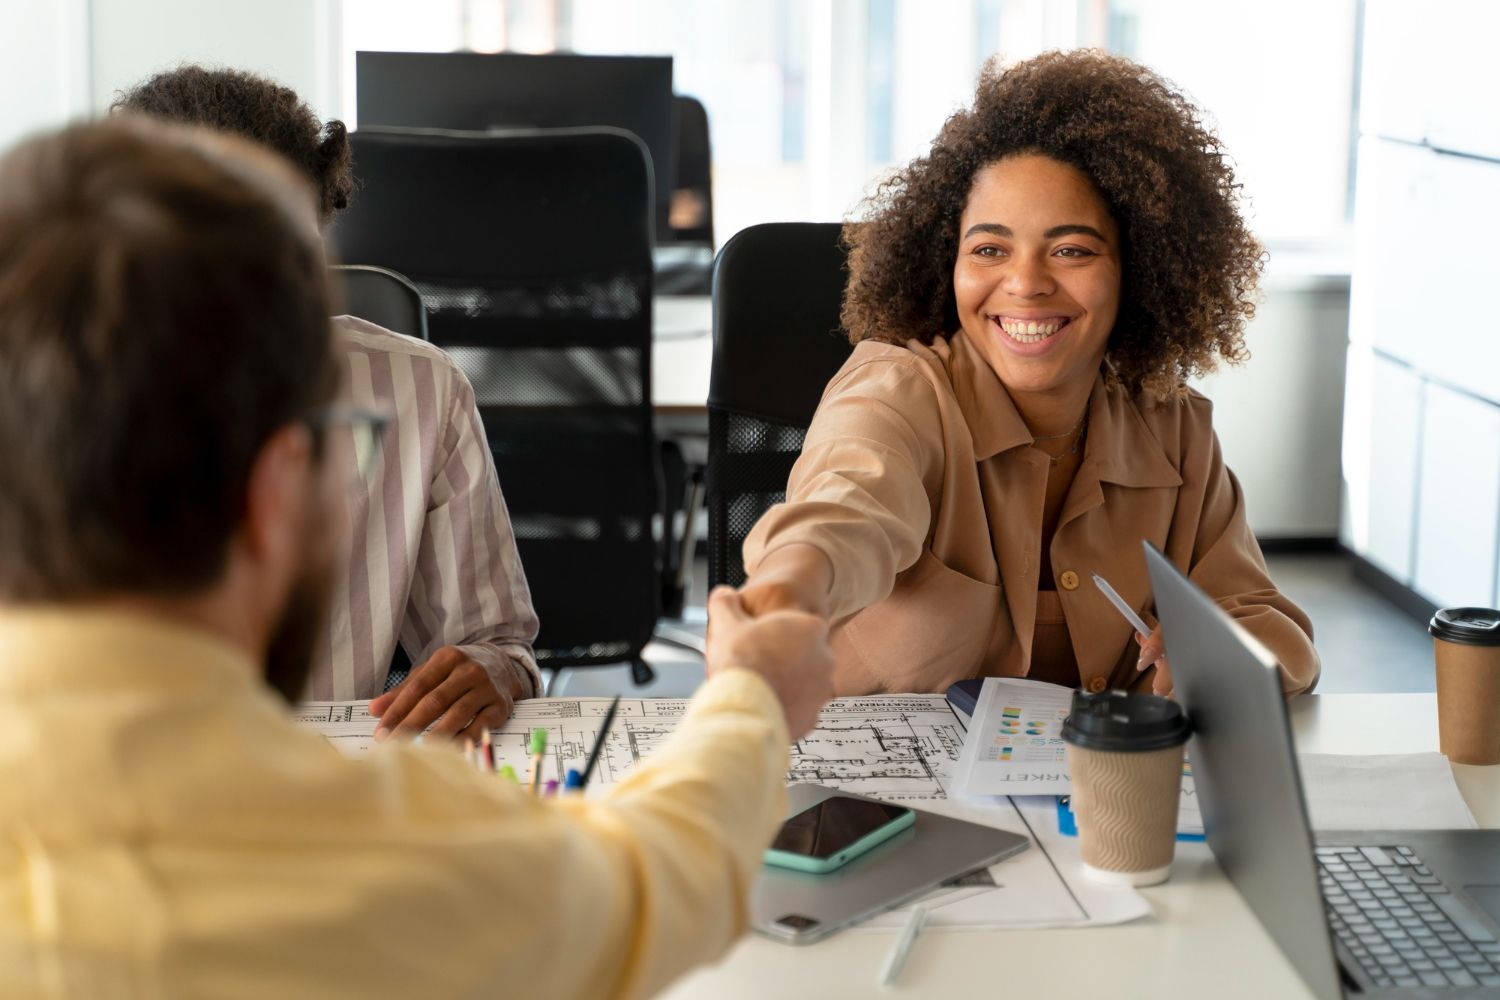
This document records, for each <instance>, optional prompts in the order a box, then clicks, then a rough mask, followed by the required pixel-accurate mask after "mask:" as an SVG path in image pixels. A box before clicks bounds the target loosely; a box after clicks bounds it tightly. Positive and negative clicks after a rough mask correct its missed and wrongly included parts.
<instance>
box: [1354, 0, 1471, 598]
mask: <svg viewBox="0 0 1500 1000" xmlns="http://www.w3.org/2000/svg"><path fill="white" fill-rule="evenodd" d="M1365 25H1366V41H1367V44H1366V46H1365V56H1364V85H1363V97H1362V108H1361V116H1360V128H1361V139H1360V145H1359V165H1358V166H1359V171H1358V191H1357V194H1356V198H1355V241H1354V284H1353V292H1352V297H1353V309H1352V314H1351V321H1350V336H1349V340H1350V349H1349V359H1350V360H1349V380H1348V393H1347V400H1348V402H1347V408H1346V410H1345V413H1346V421H1345V440H1344V459H1345V461H1344V472H1345V483H1346V496H1345V520H1344V524H1343V526H1342V529H1343V530H1342V535H1343V537H1344V539H1345V541H1346V543H1347V544H1348V545H1349V546H1350V547H1351V548H1352V549H1353V550H1354V551H1355V552H1357V553H1359V554H1360V555H1362V556H1364V557H1365V558H1366V559H1368V560H1369V561H1370V562H1372V563H1373V564H1375V565H1376V566H1378V567H1379V568H1380V569H1382V570H1384V571H1385V572H1387V573H1388V574H1390V575H1391V576H1392V577H1394V578H1395V579H1396V580H1397V581H1398V582H1400V583H1402V584H1404V585H1406V586H1408V587H1410V588H1412V589H1413V590H1415V591H1416V592H1417V593H1418V594H1420V595H1421V596H1422V597H1424V598H1425V599H1427V600H1428V601H1430V602H1432V603H1434V604H1446V605H1463V604H1479V605H1483V604H1488V603H1490V602H1491V601H1500V346H1497V345H1500V320H1497V319H1496V317H1495V314H1494V312H1493V311H1492V310H1490V309H1487V308H1484V307H1483V305H1482V304H1481V306H1480V307H1479V308H1475V307H1474V305H1473V302H1474V301H1475V300H1476V298H1477V299H1478V300H1479V301H1480V302H1481V303H1483V302H1484V300H1485V299H1486V297H1487V295H1488V294H1490V292H1491V290H1492V289H1494V288H1496V287H1497V286H1500V257H1497V256H1496V254H1495V253H1494V252H1493V251H1492V250H1491V249H1490V247H1491V243H1492V242H1493V241H1492V235H1491V234H1493V233H1494V231H1495V228H1496V226H1497V225H1500V115H1496V113H1495V106H1494V88H1493V86H1492V82H1491V79H1490V77H1491V72H1490V63H1491V62H1492V60H1491V58H1490V49H1491V48H1492V47H1493V41H1494V38H1495V35H1496V31H1497V30H1500V5H1497V4H1495V3H1494V2H1493V0H1433V2H1432V3H1428V4H1423V5H1421V6H1418V5H1414V4H1409V3H1405V2H1403V0H1367V4H1366V8H1365Z"/></svg>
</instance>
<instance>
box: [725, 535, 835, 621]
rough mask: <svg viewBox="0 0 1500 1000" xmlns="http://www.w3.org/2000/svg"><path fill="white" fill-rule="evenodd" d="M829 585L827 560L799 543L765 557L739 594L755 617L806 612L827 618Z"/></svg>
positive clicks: (829, 568) (830, 577)
mask: <svg viewBox="0 0 1500 1000" xmlns="http://www.w3.org/2000/svg"><path fill="white" fill-rule="evenodd" d="M832 584H833V567H832V566H831V565H830V564H829V562H828V557H827V556H825V555H824V554H823V552H822V550H820V549H816V548H814V547H813V546H811V545H807V544H805V543H800V542H799V543H795V544H792V545H788V546H786V547H784V548H780V549H777V550H776V551H775V552H772V553H771V554H770V555H768V556H766V558H765V559H763V560H762V561H761V564H760V566H759V567H757V568H756V571H755V575H754V576H752V577H751V578H750V579H749V580H747V581H745V585H744V586H743V587H741V588H740V592H739V593H740V600H741V601H743V602H744V604H745V610H746V611H748V612H750V614H751V615H753V616H755V617H757V618H758V617H760V616H761V615H765V614H770V613H771V612H773V611H806V612H808V613H809V614H814V615H817V616H818V617H820V618H827V617H828V590H829V588H830V587H831V586H832Z"/></svg>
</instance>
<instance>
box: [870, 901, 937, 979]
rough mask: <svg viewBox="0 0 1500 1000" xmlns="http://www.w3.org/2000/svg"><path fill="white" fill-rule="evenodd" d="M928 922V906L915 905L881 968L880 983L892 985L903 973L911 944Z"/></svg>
mask: <svg viewBox="0 0 1500 1000" xmlns="http://www.w3.org/2000/svg"><path fill="white" fill-rule="evenodd" d="M926 923H927V907H925V906H917V907H914V908H913V909H912V911H911V916H910V917H907V918H906V926H905V927H903V928H901V936H900V937H898V938H897V939H896V943H895V945H894V946H893V947H892V948H891V953H890V955H888V956H887V957H886V960H885V968H883V969H881V970H880V979H879V985H881V986H890V985H891V984H892V983H894V982H895V981H896V977H897V976H899V975H901V969H902V968H903V967H904V966H905V965H906V956H908V955H910V954H911V946H912V945H913V944H914V943H915V942H916V940H917V935H918V934H919V933H921V931H922V927H923V925H924V924H926Z"/></svg>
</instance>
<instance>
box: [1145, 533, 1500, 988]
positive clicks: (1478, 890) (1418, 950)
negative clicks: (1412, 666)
mask: <svg viewBox="0 0 1500 1000" xmlns="http://www.w3.org/2000/svg"><path fill="white" fill-rule="evenodd" d="M1145 549H1146V564H1147V568H1148V570H1149V571H1150V574H1151V586H1152V589H1153V591H1154V593H1155V595H1156V613H1157V616H1158V617H1159V618H1160V620H1161V628H1162V636H1163V638H1164V640H1165V642H1166V652H1167V659H1168V660H1169V661H1170V663H1171V666H1172V681H1173V684H1174V686H1175V688H1176V696H1177V698H1178V700H1179V701H1181V702H1182V704H1183V706H1184V707H1185V708H1186V709H1187V712H1188V716H1189V718H1191V719H1192V722H1193V734H1194V735H1193V739H1192V742H1191V744H1190V746H1189V751H1188V752H1189V754H1190V755H1191V758H1192V761H1193V774H1194V777H1195V779H1196V783H1197V789H1198V800H1199V805H1200V806H1201V808H1202V811H1203V825H1204V827H1205V832H1206V833H1207V839H1208V845H1209V847H1210V848H1211V849H1212V850H1213V853H1214V857H1215V858H1216V859H1217V860H1218V862H1219V866H1220V867H1221V868H1223V869H1224V873H1225V874H1226V875H1228V876H1229V879H1230V881H1231V882H1233V883H1234V885H1235V888H1236V889H1237V890H1238V891H1239V893H1240V896H1241V897H1243V898H1244V900H1245V902H1246V903H1247V904H1249V906H1250V909H1251V910H1252V911H1254V913H1255V915H1256V917H1257V918H1258V919H1259V920H1260V922H1261V924H1262V925H1263V926H1264V927H1265V928H1266V931H1267V932H1268V933H1269V934H1270V935H1271V938H1272V939H1273V940H1274V941H1275V942H1276V944H1277V946H1278V947H1280V949H1281V951H1282V953H1283V954H1285V955H1286V958H1287V960H1288V961H1289V962H1291V964H1292V965H1293V967H1295V968H1296V969H1297V971H1298V972H1299V973H1300V974H1301V976H1302V978H1303V979H1304V980H1306V982H1307V984H1308V986H1309V987H1310V988H1311V989H1312V992H1313V993H1314V995H1316V996H1317V997H1319V998H1320V1000H1334V998H1337V997H1341V996H1360V997H1364V996H1369V997H1481V996H1483V997H1490V998H1494V997H1497V996H1500V830H1443V831H1434V830H1412V831H1400V830H1382V831H1370V832H1355V833H1320V834H1318V835H1317V837H1316V838H1314V836H1313V834H1312V831H1311V828H1310V827H1309V824H1308V820H1307V809H1306V806H1305V804H1304V801H1303V797H1302V781H1301V777H1300V776H1299V774H1298V771H1297V757H1296V754H1295V753H1294V751H1293V748H1292V732H1291V726H1290V723H1289V721H1288V718H1287V712H1286V704H1285V700H1284V698H1283V696H1282V693H1281V679H1280V675H1279V673H1278V671H1277V666H1276V660H1275V658H1274V657H1273V656H1272V655H1271V654H1270V652H1269V651H1267V650H1266V648H1265V647H1264V646H1262V645H1261V644H1260V643H1259V642H1258V641H1256V640H1255V639H1254V638H1253V637H1252V636H1251V635H1250V634H1249V633H1247V632H1246V631H1245V630H1244V629H1242V628H1241V627H1240V626H1239V625H1237V624H1236V623H1235V622H1234V621H1232V620H1231V619H1230V618H1229V616H1228V615H1226V614H1225V613H1224V612H1223V611H1222V610H1221V609H1220V608H1219V607H1218V605H1216V604H1215V603H1214V602H1213V601H1212V600H1211V599H1209V597H1208V596H1207V595H1206V594H1204V593H1203V592H1202V591H1201V590H1199V589H1198V588H1197V587H1196V586H1195V585H1194V584H1192V583H1190V582H1189V581H1188V579H1187V578H1186V577H1185V576H1183V575H1182V573H1180V572H1179V571H1178V570H1177V569H1176V568H1175V567H1174V566H1173V565H1172V564H1171V563H1170V562H1169V561H1168V560H1167V559H1166V557H1165V556H1163V555H1162V554H1161V553H1160V552H1159V551H1157V550H1156V549H1155V548H1154V547H1153V546H1152V545H1151V544H1150V543H1149V542H1147V543H1145Z"/></svg>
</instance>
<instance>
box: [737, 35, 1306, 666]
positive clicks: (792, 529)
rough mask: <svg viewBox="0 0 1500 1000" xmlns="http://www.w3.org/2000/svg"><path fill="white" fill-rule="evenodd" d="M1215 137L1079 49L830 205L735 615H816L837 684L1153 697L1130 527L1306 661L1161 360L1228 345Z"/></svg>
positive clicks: (1246, 294) (1006, 83) (1177, 376)
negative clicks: (827, 634)
mask: <svg viewBox="0 0 1500 1000" xmlns="http://www.w3.org/2000/svg"><path fill="white" fill-rule="evenodd" d="M1236 192H1237V185H1236V183H1235V180H1234V174H1233V170H1232V169H1231V167H1230V166H1229V164H1228V161H1227V158H1226V156H1225V154H1224V152H1223V150H1222V149H1221V148H1220V147H1219V144H1218V141H1217V139H1216V138H1215V137H1214V136H1213V134H1212V133H1210V132H1209V131H1207V130H1206V129H1205V128H1204V127H1203V126H1202V125H1201V124H1200V122H1199V115H1198V112H1197V110H1196V109H1194V108H1193V107H1192V106H1191V105H1190V104H1189V103H1188V102H1187V101H1186V100H1185V99H1184V98H1183V97H1182V96H1181V95H1180V94H1178V93H1176V92H1175V91H1173V90H1172V88H1171V87H1170V86H1169V85H1168V84H1167V83H1165V82H1164V81H1163V80H1161V79H1160V78H1158V77H1157V76H1155V75H1154V74H1152V73H1151V72H1150V71H1149V70H1146V69H1144V68H1143V67H1141V66H1138V65H1136V64H1134V63H1131V62H1129V61H1128V60H1124V59H1120V58H1117V57H1112V56H1108V55H1105V54H1102V53H1097V52H1072V53H1049V54H1047V55H1044V56H1040V57H1038V58H1036V59H1033V60H1030V61H1028V62H1024V63H1020V64H1018V65H1016V66H1014V67H1011V68H1010V69H1007V70H1004V71H1001V70H999V69H998V68H994V67H992V68H991V69H989V70H987V71H986V73H985V74H984V75H983V76H982V78H981V80H980V83H979V91H978V94H977V96H976V98H975V102H974V105H973V107H972V108H970V109H968V110H965V111H961V112H959V113H958V114H956V115H954V116H953V117H952V118H951V119H949V121H948V123H947V124H946V125H945V126H944V127H943V129H942V131H941V133H940V134H939V135H938V137H937V139H936V141H935V142H934V144H933V147H932V150H931V152H930V153H929V154H928V155H927V156H925V157H921V158H918V159H917V160H914V161H913V162H912V163H911V164H910V165H909V166H908V167H906V168H905V169H904V170H903V171H901V172H900V173H898V174H897V175H896V176H895V177H893V178H892V179H891V180H890V181H888V182H887V183H886V184H885V185H884V186H883V187H882V188H881V189H880V190H879V191H878V192H877V194H876V195H875V197H874V198H872V199H871V201H870V203H869V205H868V218H866V219H864V220H862V221H860V222H859V223H857V224H851V225H850V226H848V227H846V230H845V237H846V239H847V241H848V242H849V244H850V246H851V250H852V252H851V256H850V278H849V284H848V287H847V289H846V292H845V299H844V321H845V325H846V326H847V327H848V329H849V331H850V337H851V339H852V340H853V341H854V342H855V344H856V347H855V350H854V353H853V355H852V356H851V357H850V359H849V362H848V363H847V364H846V365H845V366H844V367H843V369H842V370H840V372H839V373H838V374H837V375H836V376H835V377H834V379H833V381H832V382H830V383H829V386H828V389H827V391H826V392H825V394H824V397H823V400H822V403H821V404H820V406H819V409H818V412H817V415H816V417H815V418H814V420H813V424H812V427H811V428H810V429H809V431H808V436H807V441H806V445H805V447H804V449H803V452H802V457H801V459H800V460H799V461H798V462H797V465H796V467H795V468H794V469H793V472H792V475H791V479H790V482H789V483H788V486H787V502H786V503H784V504H781V505H779V506H777V507H775V508H772V510H770V511H769V512H768V513H767V514H766V516H765V517H764V518H763V519H762V521H761V522H760V524H758V525H757V526H756V528H755V530H754V531H753V532H752V533H751V535H750V537H749V539H748V540H747V542H746V546H745V566H746V568H747V570H748V571H749V573H750V578H749V581H748V582H747V583H746V585H745V588H744V591H743V594H744V598H745V602H746V604H747V605H748V606H749V607H750V608H752V609H753V610H756V611H757V612H760V611H766V610H770V609H774V608H779V607H800V608H805V609H809V610H814V611H818V612H820V613H822V614H825V615H828V616H829V617H831V618H832V619H834V620H836V621H837V622H838V624H837V627H836V629H835V631H834V639H835V650H836V653H837V655H838V673H837V676H836V681H837V685H838V689H839V693H841V694H858V693H864V692H869V691H880V690H886V691H913V690H929V691H941V690H943V689H944V688H945V687H946V686H947V685H948V684H950V683H952V682H953V681H956V680H960V679H963V678H966V677H973V676H982V675H1010V676H1018V675H1020V676H1030V677H1035V678H1039V679H1043V680H1049V681H1055V682H1058V683H1065V684H1070V685H1081V686H1083V687H1086V688H1088V689H1089V690H1092V691H1101V690H1104V689H1105V688H1108V687H1141V688H1146V689H1150V690H1154V691H1157V692H1158V693H1162V694H1168V693H1170V692H1171V690H1172V680H1171V672H1170V669H1169V667H1168V664H1167V662H1166V659H1165V657H1164V655H1163V648H1162V641H1161V636H1160V632H1159V630H1156V631H1154V632H1152V633H1151V634H1150V635H1149V636H1148V635H1140V634H1136V633H1134V632H1133V629H1132V628H1131V626H1130V625H1128V624H1127V623H1126V622H1125V621H1124V620H1123V619H1122V618H1121V617H1120V615H1119V614H1118V613H1117V612H1116V611H1115V610H1114V608H1113V607H1112V606H1111V605H1110V604H1109V602H1108V600H1107V599H1106V598H1105V596H1104V595H1103V594H1102V593H1100V592H1099V591H1098V590H1096V589H1095V588H1094V587H1092V586H1084V585H1082V581H1083V580H1086V579H1088V578H1089V577H1090V576H1091V575H1092V574H1099V575H1100V576H1102V577H1103V578H1104V579H1106V580H1108V581H1110V582H1111V583H1113V584H1114V585H1115V587H1116V588H1117V589H1118V590H1119V591H1120V593H1121V594H1123V595H1124V597H1125V599H1126V600H1127V601H1129V602H1130V604H1131V605H1132V606H1133V607H1134V608H1136V609H1137V610H1139V611H1141V612H1142V617H1143V618H1144V619H1145V620H1146V621H1147V622H1148V623H1149V622H1151V621H1152V620H1153V616H1152V615H1151V610H1150V609H1151V594H1150V584H1149V580H1148V579H1147V576H1146V572H1145V566H1144V564H1143V561H1142V558H1141V548H1140V543H1141V541H1142V540H1143V539H1147V540H1150V541H1152V542H1153V543H1155V544H1156V545H1157V547H1158V548H1160V549H1162V550H1163V551H1164V552H1166V553H1167V555H1168V556H1169V558H1171V559H1172V560H1173V562H1174V563H1175V564H1176V565H1177V566H1178V567H1179V568H1181V569H1182V570H1183V571H1184V572H1186V573H1188V574H1189V575H1190V576H1191V577H1192V578H1193V579H1194V581H1195V582H1197V583H1198V585H1199V586H1200V587H1202V588H1203V589H1204V590H1206V591H1207V592H1208V593H1210V594H1211V595H1213V596H1214V597H1215V598H1216V599H1217V600H1218V601H1219V603H1220V604H1221V606H1223V607H1224V608H1225V610H1226V611H1228V612H1229V613H1230V614H1231V615H1232V616H1234V617H1235V618H1236V619H1237V620H1238V621H1239V622H1240V624H1241V625H1243V626H1244V627H1245V628H1247V629H1248V630H1250V631H1251V632H1252V633H1254V634H1255V635H1256V637H1257V638H1258V639H1260V641H1261V642H1263V643H1264V644H1265V645H1266V646H1268V647H1269V648H1270V649H1271V650H1272V651H1273V652H1275V653H1276V654H1277V656H1278V658H1279V659H1280V662H1281V664H1282V670H1283V673H1284V684H1285V687H1286V689H1287V690H1288V692H1298V691H1304V690H1308V689H1310V688H1311V687H1312V686H1313V684H1314V683H1316V681H1317V676H1318V659H1317V654H1316V653H1315V652H1314V650H1313V648H1312V642H1311V626H1310V624H1309V622H1308V620H1307V617H1306V616H1305V615H1304V614H1303V613H1302V612H1301V611H1300V610H1299V609H1298V608H1297V607H1296V606H1295V605H1293V604H1292V603H1291V602H1290V601H1288V600H1287V599H1286V598H1285V597H1283V596H1282V595H1281V594H1280V593H1279V592H1277V590H1276V588H1275V586H1274V584H1273V583H1272V582H1271V580H1270V578H1269V577H1268V576H1267V573H1266V567H1265V561H1264V559H1263V558H1262V557H1261V553H1260V549H1259V546H1258V545H1257V543H1256V541H1255V538H1254V536H1253V535H1252V534H1251V532H1250V529H1249V527H1248V526H1247V522H1246V519H1245V505H1244V499H1243V496H1242V495H1241V492H1240V489H1239V484H1238V483H1237V482H1236V481H1235V478H1234V476H1233V475H1232V474H1231V473H1230V471H1229V469H1228V468H1227V466H1225V464H1224V461H1223V458H1222V456H1221V454H1220V450H1219V444H1218V439H1217V438H1216V436H1215V435H1214V432H1213V425H1212V417H1211V406H1210V404H1209V402H1208V400H1206V399H1204V398H1203V397H1202V396H1201V395H1198V394H1197V393H1194V392H1191V391H1190V390H1188V389H1187V388H1186V385H1185V379H1186V378H1188V377H1190V376H1192V375H1195V374H1199V373H1203V372H1207V371H1210V370H1212V369H1213V368H1214V367H1215V366H1216V364H1217V363H1218V362H1219V361H1220V360H1221V359H1228V360H1231V361H1238V360H1241V359H1242V357H1243V356H1244V348H1243V341H1242V336H1243V330H1244V326H1245V322H1246V320H1247V319H1248V318H1249V317H1250V316H1251V314H1252V313H1253V311H1254V310H1253V306H1252V304H1251V296H1252V293H1253V291H1254V288H1255V282H1256V278H1257V276H1258V274H1259V270H1260V266H1261V259H1262V251H1261V248H1260V246H1259V244H1257V243H1256V242H1255V240H1254V239H1253V237H1251V235H1250V234H1249V232H1248V230H1247V229H1246V227H1245V225H1244V222H1243V220H1242V218H1241V216H1240V214H1239V211H1238V206H1237V205H1236Z"/></svg>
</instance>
